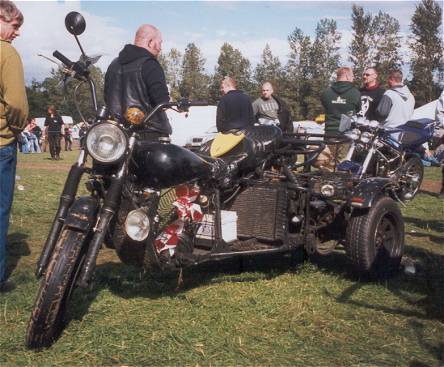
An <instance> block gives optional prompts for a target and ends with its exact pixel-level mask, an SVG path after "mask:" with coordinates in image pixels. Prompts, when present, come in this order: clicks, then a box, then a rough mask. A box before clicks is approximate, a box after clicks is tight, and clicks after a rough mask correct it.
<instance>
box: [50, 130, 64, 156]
mask: <svg viewBox="0 0 444 367" xmlns="http://www.w3.org/2000/svg"><path fill="white" fill-rule="evenodd" d="M60 140H61V134H58V133H55V134H54V133H49V134H48V143H49V152H50V153H51V157H52V158H56V157H58V156H59V155H60V150H61V146H60Z"/></svg>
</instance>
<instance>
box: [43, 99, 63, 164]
mask: <svg viewBox="0 0 444 367" xmlns="http://www.w3.org/2000/svg"><path fill="white" fill-rule="evenodd" d="M45 130H46V132H47V134H48V142H49V152H50V153H51V159H55V160H57V161H58V160H59V159H60V150H61V139H62V135H64V133H65V131H64V125H63V120H62V117H61V116H60V115H59V114H58V113H57V110H56V108H55V107H54V106H49V107H48V116H47V117H46V119H45Z"/></svg>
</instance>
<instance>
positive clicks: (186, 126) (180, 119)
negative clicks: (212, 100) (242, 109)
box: [167, 106, 216, 145]
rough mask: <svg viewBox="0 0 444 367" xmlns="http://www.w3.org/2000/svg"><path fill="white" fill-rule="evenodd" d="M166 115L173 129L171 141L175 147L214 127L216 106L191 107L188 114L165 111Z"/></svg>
mask: <svg viewBox="0 0 444 367" xmlns="http://www.w3.org/2000/svg"><path fill="white" fill-rule="evenodd" d="M167 115H168V119H169V120H170V124H171V127H172V128H173V134H172V135H171V141H172V143H174V144H177V145H185V144H186V142H187V140H188V139H189V138H190V137H192V136H196V135H202V134H204V133H205V132H206V131H208V130H209V129H210V128H211V127H213V126H216V106H205V107H191V108H190V112H188V113H177V112H175V111H172V110H167Z"/></svg>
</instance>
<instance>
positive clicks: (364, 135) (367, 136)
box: [361, 132, 372, 144]
mask: <svg viewBox="0 0 444 367" xmlns="http://www.w3.org/2000/svg"><path fill="white" fill-rule="evenodd" d="M371 138H372V134H370V133H369V132H363V133H362V134H361V141H362V142H363V143H364V144H367V143H368V142H369V141H370V139H371Z"/></svg>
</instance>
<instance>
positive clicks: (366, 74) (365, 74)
mask: <svg viewBox="0 0 444 367" xmlns="http://www.w3.org/2000/svg"><path fill="white" fill-rule="evenodd" d="M372 75H373V74H368V73H364V74H362V76H372Z"/></svg>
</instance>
